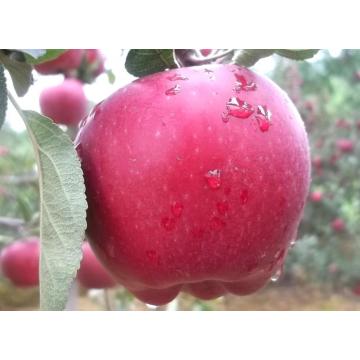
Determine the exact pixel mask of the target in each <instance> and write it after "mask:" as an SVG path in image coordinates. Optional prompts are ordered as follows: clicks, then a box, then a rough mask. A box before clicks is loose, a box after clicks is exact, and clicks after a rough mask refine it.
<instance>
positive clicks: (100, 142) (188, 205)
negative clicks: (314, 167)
mask: <svg viewBox="0 0 360 360" xmlns="http://www.w3.org/2000/svg"><path fill="white" fill-rule="evenodd" d="M242 76H243V77H244V78H245V79H246V83H247V84H251V83H252V82H254V84H256V89H253V90H251V91H250V90H249V91H245V90H240V92H236V90H235V88H236V87H237V86H238V85H239V83H238V82H237V79H241V77H242ZM176 79H177V80H176ZM186 79H187V80H186ZM167 94H168V95H167ZM234 96H238V97H239V100H245V101H247V102H248V103H249V104H251V105H252V106H253V107H254V109H256V106H257V105H261V106H267V108H268V109H269V110H270V111H271V113H272V118H271V124H270V125H271V126H268V125H269V124H265V125H264V123H263V121H262V120H263V118H262V117H261V115H259V114H257V113H256V111H255V112H254V113H253V114H252V115H251V116H249V117H247V118H245V119H244V118H238V117H235V116H230V117H227V116H225V118H224V110H225V109H226V108H227V105H226V104H227V103H228V101H229V98H231V97H234ZM229 108H230V110H231V109H232V107H231V106H229V107H228V111H229ZM232 110H234V109H232ZM235 110H236V109H235ZM237 110H239V109H237ZM243 110H244V111H240V113H241V116H244V114H245V113H247V115H248V113H249V111H248V110H249V108H246V109H243ZM245 110H246V111H245ZM233 113H235V114H237V115H238V116H239V112H238V113H236V111H235V112H233ZM256 116H258V119H257V118H256ZM75 145H76V148H77V151H78V154H79V157H80V158H81V161H82V167H83V171H84V175H85V183H86V193H87V199H88V205H89V208H88V213H87V221H88V228H87V236H88V238H89V241H90V244H91V246H92V248H93V249H94V251H95V253H96V254H97V256H98V258H99V259H100V260H101V261H102V263H103V264H104V265H105V266H106V267H107V268H108V269H109V271H110V272H111V273H112V274H113V275H114V276H115V277H116V278H117V280H118V281H119V282H120V283H121V284H122V285H124V286H125V287H126V288H127V289H129V290H130V291H131V292H132V293H133V294H134V295H135V296H137V297H138V298H139V299H140V300H142V301H144V302H146V303H150V304H153V305H161V304H165V303H167V302H169V301H171V300H172V299H174V298H175V297H176V296H177V294H178V293H179V291H182V290H183V291H186V292H190V293H191V294H193V295H194V296H197V297H199V298H201V299H212V298H216V297H218V296H221V295H224V294H225V293H227V292H230V293H233V294H238V295H246V294H250V293H252V292H255V291H256V290H258V289H260V288H261V287H263V286H264V285H265V284H266V283H267V282H268V280H269V279H270V277H271V276H272V274H273V273H274V272H276V270H277V269H279V267H281V266H282V264H283V262H284V258H285V256H286V254H287V251H288V248H289V246H290V243H291V240H292V239H293V236H294V234H295V233H296V230H297V227H298V225H299V222H300V218H301V215H302V213H303V207H304V203H305V200H306V197H307V195H308V190H309V183H310V157H309V145H308V139H307V135H306V132H305V128H304V124H303V122H302V120H301V118H300V115H299V113H298V112H297V110H296V108H295V106H294V105H293V103H292V102H291V101H290V99H289V98H288V96H287V95H286V94H285V93H284V92H283V91H282V90H281V89H280V88H279V87H278V86H277V85H275V84H274V83H273V82H272V81H271V80H269V79H267V78H265V77H263V76H260V75H257V74H256V73H254V72H252V71H250V70H248V69H245V68H242V67H239V66H236V65H206V66H199V67H189V68H181V69H176V70H170V71H167V72H162V73H157V74H153V75H150V76H146V77H144V78H141V79H138V80H136V81H134V82H133V83H131V84H129V85H127V86H125V87H123V88H121V89H119V90H118V91H117V92H115V93H114V94H113V95H111V96H110V97H109V98H107V99H106V100H104V101H103V102H102V103H100V104H98V105H97V106H96V107H95V108H94V109H93V111H92V112H91V113H90V114H89V116H88V118H87V119H86V120H84V121H83V123H82V126H81V128H80V132H79V134H78V136H77V139H76V140H75Z"/></svg>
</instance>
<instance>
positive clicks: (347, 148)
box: [336, 139, 354, 153]
mask: <svg viewBox="0 0 360 360" xmlns="http://www.w3.org/2000/svg"><path fill="white" fill-rule="evenodd" d="M336 147H337V148H338V149H339V150H340V151H342V152H343V153H352V152H353V151H354V143H353V142H352V140H350V139H339V140H337V141H336Z"/></svg>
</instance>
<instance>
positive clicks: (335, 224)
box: [331, 218, 345, 232]
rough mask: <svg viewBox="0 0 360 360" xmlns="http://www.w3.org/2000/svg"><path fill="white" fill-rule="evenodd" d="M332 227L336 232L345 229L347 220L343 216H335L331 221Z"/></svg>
mask: <svg viewBox="0 0 360 360" xmlns="http://www.w3.org/2000/svg"><path fill="white" fill-rule="evenodd" d="M331 227H332V229H333V230H334V231H336V232H342V231H344V230H345V222H344V220H343V219H341V218H335V219H334V220H333V221H332V222H331Z"/></svg>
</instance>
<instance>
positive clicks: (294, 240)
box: [290, 239, 296, 249]
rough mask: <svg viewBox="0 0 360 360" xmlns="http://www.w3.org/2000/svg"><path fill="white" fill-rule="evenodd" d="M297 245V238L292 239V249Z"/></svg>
mask: <svg viewBox="0 0 360 360" xmlns="http://www.w3.org/2000/svg"><path fill="white" fill-rule="evenodd" d="M295 245H296V239H292V240H291V241H290V249H292V248H293V247H294V246H295Z"/></svg>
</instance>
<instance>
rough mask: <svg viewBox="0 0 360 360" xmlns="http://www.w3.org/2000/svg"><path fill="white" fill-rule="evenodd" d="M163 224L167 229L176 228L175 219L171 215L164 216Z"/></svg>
mask: <svg viewBox="0 0 360 360" xmlns="http://www.w3.org/2000/svg"><path fill="white" fill-rule="evenodd" d="M161 225H162V227H163V228H164V229H165V230H167V231H171V230H174V228H175V219H174V218H171V217H164V218H162V219H161Z"/></svg>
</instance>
